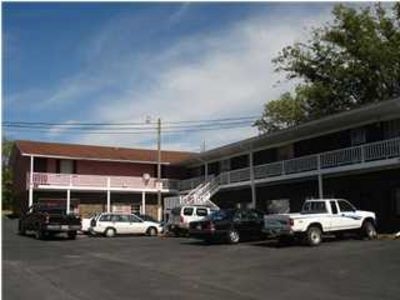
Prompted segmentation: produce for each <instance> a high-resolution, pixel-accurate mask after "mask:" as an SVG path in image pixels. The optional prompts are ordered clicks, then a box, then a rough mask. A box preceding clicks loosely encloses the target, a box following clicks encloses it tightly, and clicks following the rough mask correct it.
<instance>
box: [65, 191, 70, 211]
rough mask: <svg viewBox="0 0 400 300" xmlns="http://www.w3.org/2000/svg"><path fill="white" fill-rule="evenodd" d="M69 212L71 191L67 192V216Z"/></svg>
mask: <svg viewBox="0 0 400 300" xmlns="http://www.w3.org/2000/svg"><path fill="white" fill-rule="evenodd" d="M70 210H71V190H69V189H68V190H67V211H66V212H67V215H68V214H69V213H70Z"/></svg>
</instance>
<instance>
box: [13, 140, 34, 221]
mask: <svg viewBox="0 0 400 300" xmlns="http://www.w3.org/2000/svg"><path fill="white" fill-rule="evenodd" d="M12 169H13V191H14V195H15V200H16V201H15V203H14V212H16V213H19V212H20V211H21V209H25V208H26V207H27V206H28V194H27V190H26V176H27V172H29V169H30V158H29V157H25V156H22V155H21V152H20V151H19V149H17V148H16V147H15V148H14V150H13V167H12Z"/></svg>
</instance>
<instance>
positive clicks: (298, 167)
mask: <svg viewBox="0 0 400 300" xmlns="http://www.w3.org/2000/svg"><path fill="white" fill-rule="evenodd" d="M394 157H400V137H397V138H393V139H390V140H385V141H380V142H375V143H370V144H365V145H361V146H355V147H349V148H344V149H339V150H335V151H329V152H324V153H319V154H315V155H308V156H303V157H299V158H294V159H290V160H283V161H278V162H273V163H268V164H263V165H256V166H254V168H253V169H254V179H255V180H259V179H265V178H268V177H274V176H284V175H291V174H299V173H303V172H309V171H318V170H321V169H328V168H335V167H341V166H346V165H354V164H362V163H366V162H370V161H376V160H385V159H390V158H394ZM201 178H203V177H197V178H195V179H196V180H199V179H201ZM250 179H251V176H250V168H244V169H239V170H233V171H228V172H223V173H221V174H219V175H218V176H217V177H216V178H215V182H216V183H217V184H219V185H228V184H232V183H238V182H248V181H250ZM203 180H204V179H203ZM186 181H187V182H189V181H190V179H188V180H186ZM203 182H204V181H203Z"/></svg>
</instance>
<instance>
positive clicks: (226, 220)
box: [189, 209, 264, 244]
mask: <svg viewBox="0 0 400 300" xmlns="http://www.w3.org/2000/svg"><path fill="white" fill-rule="evenodd" d="M263 227H264V214H263V213H261V212H259V211H257V210H254V209H226V210H219V211H216V212H214V213H212V214H211V215H209V216H208V217H207V218H206V219H205V220H203V221H199V222H191V223H190V227H189V234H190V236H191V237H194V238H198V239H203V240H205V241H213V240H225V241H228V242H229V243H231V244H236V243H238V242H239V241H242V240H244V239H249V238H262V237H263V233H262V229H263Z"/></svg>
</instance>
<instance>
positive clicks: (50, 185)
mask: <svg viewBox="0 0 400 300" xmlns="http://www.w3.org/2000/svg"><path fill="white" fill-rule="evenodd" d="M29 178H30V176H29V173H28V174H27V188H28V189H29ZM32 183H33V187H34V188H35V189H71V190H91V191H102V190H115V191H139V190H140V191H142V190H149V191H157V190H158V189H159V188H160V189H161V190H162V191H163V192H168V191H169V190H170V189H174V188H176V180H170V179H162V180H161V182H160V184H158V181H157V178H149V179H148V180H145V179H144V178H142V177H129V176H97V175H79V174H54V173H38V172H35V173H33V176H32Z"/></svg>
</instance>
